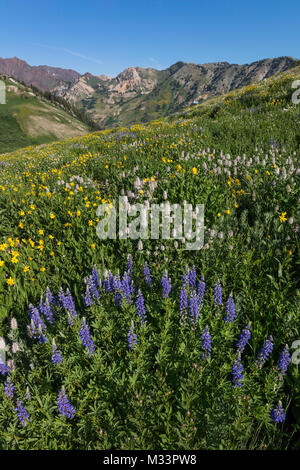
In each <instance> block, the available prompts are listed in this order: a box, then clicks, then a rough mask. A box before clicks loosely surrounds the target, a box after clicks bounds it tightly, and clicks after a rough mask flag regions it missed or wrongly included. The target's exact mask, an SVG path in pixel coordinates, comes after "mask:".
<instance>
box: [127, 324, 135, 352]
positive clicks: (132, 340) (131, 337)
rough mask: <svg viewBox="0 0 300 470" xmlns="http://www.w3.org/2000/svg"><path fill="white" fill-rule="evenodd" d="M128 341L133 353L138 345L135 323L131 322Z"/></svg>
mask: <svg viewBox="0 0 300 470" xmlns="http://www.w3.org/2000/svg"><path fill="white" fill-rule="evenodd" d="M127 339H128V344H129V347H130V349H131V351H132V350H133V348H134V346H135V345H136V344H137V338H136V334H135V333H134V324H133V321H132V322H131V326H130V329H129V332H128V335H127Z"/></svg>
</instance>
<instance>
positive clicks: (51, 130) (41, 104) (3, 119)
mask: <svg viewBox="0 0 300 470" xmlns="http://www.w3.org/2000/svg"><path fill="white" fill-rule="evenodd" d="M0 78H1V77H0ZM4 81H5V84H6V104H1V105H0V154H1V153H5V152H9V151H12V150H15V149H17V148H20V147H26V146H29V145H39V144H44V143H48V142H51V141H54V140H59V139H63V138H66V137H71V136H76V135H80V134H85V133H86V132H88V131H89V128H88V127H87V126H86V125H85V124H83V123H82V122H80V121H79V120H78V119H76V118H74V117H73V116H71V115H69V114H68V113H67V112H65V111H64V110H63V109H61V108H59V107H58V106H54V105H53V104H51V103H49V102H47V101H46V100H43V99H42V98H41V97H40V96H36V95H34V93H32V90H31V89H30V88H26V87H24V86H23V85H21V84H19V83H17V82H16V81H14V80H10V79H9V78H8V79H6V80H4Z"/></svg>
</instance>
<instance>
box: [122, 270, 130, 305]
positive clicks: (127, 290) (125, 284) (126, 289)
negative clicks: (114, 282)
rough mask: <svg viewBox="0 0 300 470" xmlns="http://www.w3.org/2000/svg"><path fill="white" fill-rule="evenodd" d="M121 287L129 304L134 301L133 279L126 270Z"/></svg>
mask: <svg viewBox="0 0 300 470" xmlns="http://www.w3.org/2000/svg"><path fill="white" fill-rule="evenodd" d="M121 289H122V294H123V297H124V298H125V299H126V302H127V303H128V304H131V303H132V299H131V293H132V286H131V279H130V276H129V275H128V274H127V273H126V272H125V273H124V276H123V278H122V281H121Z"/></svg>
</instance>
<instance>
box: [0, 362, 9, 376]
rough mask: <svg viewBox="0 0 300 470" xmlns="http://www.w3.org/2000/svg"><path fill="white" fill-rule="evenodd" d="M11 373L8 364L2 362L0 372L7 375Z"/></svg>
mask: <svg viewBox="0 0 300 470" xmlns="http://www.w3.org/2000/svg"><path fill="white" fill-rule="evenodd" d="M10 373H11V369H10V367H9V366H8V365H7V364H2V363H0V374H1V375H7V374H10Z"/></svg>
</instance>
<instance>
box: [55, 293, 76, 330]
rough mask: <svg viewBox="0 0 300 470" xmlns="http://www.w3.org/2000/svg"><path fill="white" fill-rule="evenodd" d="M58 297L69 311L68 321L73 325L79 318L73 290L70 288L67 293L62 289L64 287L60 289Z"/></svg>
mask: <svg viewBox="0 0 300 470" xmlns="http://www.w3.org/2000/svg"><path fill="white" fill-rule="evenodd" d="M58 298H59V301H60V303H61V305H62V307H63V308H64V309H65V310H66V311H67V313H68V323H69V325H70V326H73V322H74V319H75V318H77V316H78V315H77V312H76V309H75V304H74V300H73V297H72V295H71V292H70V291H69V289H67V290H66V293H64V291H63V290H62V288H60V289H59V292H58Z"/></svg>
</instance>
